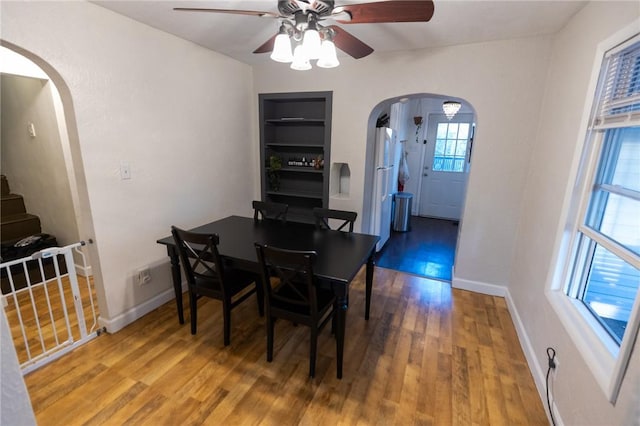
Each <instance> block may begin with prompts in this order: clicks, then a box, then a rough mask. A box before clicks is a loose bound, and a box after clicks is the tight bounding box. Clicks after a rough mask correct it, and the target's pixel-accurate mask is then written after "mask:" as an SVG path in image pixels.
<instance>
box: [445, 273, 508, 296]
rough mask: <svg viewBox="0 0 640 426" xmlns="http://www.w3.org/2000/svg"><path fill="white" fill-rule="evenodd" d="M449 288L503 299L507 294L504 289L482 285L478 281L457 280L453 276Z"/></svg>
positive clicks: (492, 285) (498, 286) (493, 285)
mask: <svg viewBox="0 0 640 426" xmlns="http://www.w3.org/2000/svg"><path fill="white" fill-rule="evenodd" d="M451 287H453V288H458V289H460V290H468V291H473V292H475V293H481V294H488V295H489V296H499V297H505V295H506V294H507V288H506V287H503V286H500V285H495V284H488V283H483V282H480V281H471V280H465V279H462V278H457V277H456V276H455V275H454V276H453V278H452V279H451Z"/></svg>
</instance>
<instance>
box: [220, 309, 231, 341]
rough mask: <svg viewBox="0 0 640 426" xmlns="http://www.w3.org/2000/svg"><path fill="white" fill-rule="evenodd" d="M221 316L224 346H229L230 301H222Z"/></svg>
mask: <svg viewBox="0 0 640 426" xmlns="http://www.w3.org/2000/svg"><path fill="white" fill-rule="evenodd" d="M222 316H223V318H224V319H223V322H224V345H225V346H229V344H231V301H229V300H223V301H222Z"/></svg>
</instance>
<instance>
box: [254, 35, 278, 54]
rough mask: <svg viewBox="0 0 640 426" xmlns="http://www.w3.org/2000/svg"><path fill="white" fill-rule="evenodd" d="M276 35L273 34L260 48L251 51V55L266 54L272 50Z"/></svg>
mask: <svg viewBox="0 0 640 426" xmlns="http://www.w3.org/2000/svg"><path fill="white" fill-rule="evenodd" d="M277 36H278V34H274V35H273V37H271V38H270V39H269V40H267V41H265V42H264V43H263V44H262V45H261V46H260V47H258V48H257V49H256V50H254V51H253V53H267V52H271V51H272V50H273V45H274V44H275V42H276V37H277Z"/></svg>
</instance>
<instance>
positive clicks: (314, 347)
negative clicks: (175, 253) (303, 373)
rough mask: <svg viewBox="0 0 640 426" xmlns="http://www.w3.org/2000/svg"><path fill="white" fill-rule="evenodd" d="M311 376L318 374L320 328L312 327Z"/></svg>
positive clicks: (310, 344) (310, 343)
mask: <svg viewBox="0 0 640 426" xmlns="http://www.w3.org/2000/svg"><path fill="white" fill-rule="evenodd" d="M309 346H310V348H309V349H310V350H309V377H314V376H315V375H316V353H317V352H318V329H317V328H316V327H313V326H312V327H311V339H310V342H309Z"/></svg>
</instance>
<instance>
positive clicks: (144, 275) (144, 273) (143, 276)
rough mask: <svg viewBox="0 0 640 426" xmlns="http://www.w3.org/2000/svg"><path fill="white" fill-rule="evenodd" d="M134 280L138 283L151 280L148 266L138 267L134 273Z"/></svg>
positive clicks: (143, 283) (141, 283)
mask: <svg viewBox="0 0 640 426" xmlns="http://www.w3.org/2000/svg"><path fill="white" fill-rule="evenodd" d="M136 281H137V283H138V285H145V284H149V283H150V282H151V271H150V270H149V268H148V267H145V268H140V269H138V271H137V273H136Z"/></svg>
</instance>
